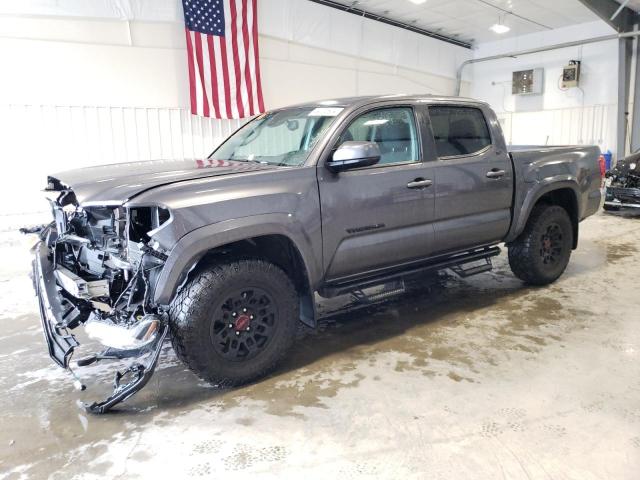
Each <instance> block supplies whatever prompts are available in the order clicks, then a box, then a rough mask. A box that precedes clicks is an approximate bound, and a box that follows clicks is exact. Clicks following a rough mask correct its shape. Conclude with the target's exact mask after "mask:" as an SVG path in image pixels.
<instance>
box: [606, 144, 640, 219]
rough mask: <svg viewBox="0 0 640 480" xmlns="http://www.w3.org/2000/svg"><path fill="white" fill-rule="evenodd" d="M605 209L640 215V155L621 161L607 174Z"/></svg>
mask: <svg viewBox="0 0 640 480" xmlns="http://www.w3.org/2000/svg"><path fill="white" fill-rule="evenodd" d="M604 208H605V210H608V211H619V210H624V211H635V212H637V213H638V214H640V153H636V154H633V155H631V156H629V157H627V158H625V159H624V160H621V161H619V162H618V164H617V165H616V166H615V168H613V169H612V170H611V171H609V172H607V192H606V197H605V203H604Z"/></svg>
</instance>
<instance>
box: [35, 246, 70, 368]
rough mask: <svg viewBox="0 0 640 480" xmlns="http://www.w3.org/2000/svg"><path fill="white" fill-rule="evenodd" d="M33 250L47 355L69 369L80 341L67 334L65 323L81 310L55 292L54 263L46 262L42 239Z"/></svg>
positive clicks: (46, 256)
mask: <svg viewBox="0 0 640 480" xmlns="http://www.w3.org/2000/svg"><path fill="white" fill-rule="evenodd" d="M34 253H35V258H34V260H33V284H34V287H35V289H36V295H37V296H38V305H39V308H40V321H41V322H42V331H43V332H44V339H45V342H46V344H47V348H48V349H49V356H50V357H51V358H52V359H53V361H54V362H56V363H57V364H58V365H60V366H61V367H62V368H69V362H70V361H71V356H72V355H73V351H74V349H75V348H76V347H77V346H78V345H79V343H78V341H77V340H76V338H75V337H74V336H73V335H71V334H70V333H69V330H68V328H69V327H68V326H69V324H70V322H73V321H75V320H76V318H77V317H78V315H79V313H80V312H79V311H78V309H77V308H76V307H75V306H74V305H72V304H71V303H70V302H69V301H68V300H67V299H65V298H64V297H63V296H62V295H61V294H60V293H59V292H58V285H57V283H56V277H55V275H54V273H53V272H54V268H53V264H52V263H51V262H50V261H49V258H48V255H49V250H48V248H47V246H46V245H45V244H44V242H40V243H38V244H37V245H36V246H35V247H34Z"/></svg>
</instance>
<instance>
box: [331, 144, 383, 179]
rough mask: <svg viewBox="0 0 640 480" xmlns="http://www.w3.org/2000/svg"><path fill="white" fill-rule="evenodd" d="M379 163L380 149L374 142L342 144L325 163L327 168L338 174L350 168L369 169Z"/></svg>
mask: <svg viewBox="0 0 640 480" xmlns="http://www.w3.org/2000/svg"><path fill="white" fill-rule="evenodd" d="M379 161H380V148H379V147H378V144H377V143H375V142H344V143H343V144H342V145H340V146H339V147H338V149H337V150H336V151H335V152H334V153H333V157H331V160H329V161H328V162H327V168H328V169H329V170H331V171H332V172H335V173H338V172H342V171H344V170H350V169H352V168H359V167H370V166H371V165H375V164H376V163H378V162H379Z"/></svg>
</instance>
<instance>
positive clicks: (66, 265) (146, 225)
mask: <svg viewBox="0 0 640 480" xmlns="http://www.w3.org/2000/svg"><path fill="white" fill-rule="evenodd" d="M48 190H49V191H53V192H55V198H53V199H50V200H49V201H50V204H51V209H52V214H53V219H54V221H53V222H52V223H51V224H49V225H47V226H43V227H41V228H39V229H29V230H28V231H26V232H25V233H39V236H40V240H41V241H40V243H39V244H38V245H37V246H36V248H39V249H40V251H41V254H40V256H39V257H38V255H36V261H35V263H34V286H35V288H36V291H37V293H38V297H39V299H40V303H41V317H42V321H43V327H44V330H45V336H46V337H47V343H48V345H49V351H50V354H51V356H52V358H53V359H54V361H56V363H58V364H59V365H60V366H62V367H63V368H66V369H68V370H69V371H70V372H71V373H72V374H73V376H74V378H75V379H76V384H77V387H78V388H79V389H81V390H84V389H85V387H84V385H83V383H82V381H81V380H80V378H79V377H78V376H77V375H76V373H75V370H76V369H77V368H79V367H84V366H88V365H91V364H94V363H96V362H100V361H105V360H125V359H128V360H131V361H132V362H131V363H130V365H129V366H128V367H127V368H126V369H125V370H124V371H116V372H115V379H114V391H113V393H112V395H111V396H110V397H109V398H107V399H106V400H104V401H102V402H94V403H93V404H91V405H88V406H87V409H88V410H89V411H91V412H94V413H104V412H106V411H108V410H109V409H110V408H111V407H113V406H114V405H116V404H117V403H120V402H121V401H123V400H125V399H127V398H129V397H130V396H131V395H133V394H134V393H135V392H137V391H138V390H140V389H141V388H142V387H143V386H144V385H145V384H146V383H147V381H148V380H149V378H150V377H151V375H152V373H153V370H154V368H155V365H156V362H157V360H158V356H159V354H160V348H161V346H162V342H163V341H164V339H165V337H166V335H167V331H168V318H167V313H166V312H165V311H164V310H163V309H162V308H161V307H159V306H157V305H154V304H153V302H152V300H151V299H152V298H153V295H152V290H153V285H155V281H156V279H157V275H158V274H159V272H160V270H161V268H162V267H163V265H164V263H165V261H166V259H167V255H166V253H165V252H163V251H162V250H161V249H160V247H159V245H158V244H157V242H154V241H153V239H152V234H153V232H154V230H156V229H158V228H159V227H161V226H162V225H163V224H165V223H166V222H167V221H169V220H170V218H171V215H170V212H169V211H168V210H167V209H164V208H162V207H158V206H149V207H142V208H140V207H138V208H127V207H123V206H86V207H83V206H80V205H78V202H77V201H76V199H75V195H74V193H73V191H71V190H70V189H67V188H64V187H62V186H60V185H56V184H55V182H51V181H50V185H49V189H48ZM52 286H53V288H52ZM47 322H48V324H45V323H47ZM79 326H83V327H84V329H85V333H86V334H87V335H88V337H89V338H90V339H92V340H95V341H97V342H98V343H100V344H102V345H103V346H104V347H105V349H104V350H103V351H101V352H97V353H95V354H92V355H89V356H87V357H84V358H81V359H78V360H76V361H74V362H71V357H72V355H73V351H74V349H75V348H76V347H77V346H78V345H79V342H78V341H77V340H76V339H75V337H74V336H73V335H71V334H70V333H69V330H73V329H75V328H77V327H79Z"/></svg>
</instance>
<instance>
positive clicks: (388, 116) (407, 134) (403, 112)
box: [338, 107, 420, 165]
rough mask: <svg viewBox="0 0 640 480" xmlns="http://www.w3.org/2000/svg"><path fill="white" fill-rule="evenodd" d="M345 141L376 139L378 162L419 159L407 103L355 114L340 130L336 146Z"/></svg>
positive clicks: (374, 140) (371, 140) (416, 160)
mask: <svg viewBox="0 0 640 480" xmlns="http://www.w3.org/2000/svg"><path fill="white" fill-rule="evenodd" d="M349 141H356V142H375V143H377V144H378V147H379V148H380V153H381V156H380V163H379V165H383V164H386V165H390V164H394V163H406V162H419V161H420V154H419V146H418V137H417V134H416V125H415V120H414V115H413V109H412V108H410V107H397V108H383V109H380V110H373V111H371V112H367V113H365V114H363V115H361V116H359V117H358V118H356V119H355V120H354V121H353V122H351V124H350V125H349V126H348V127H347V128H346V129H345V130H344V131H343V132H342V135H340V139H339V140H338V146H340V145H342V144H343V143H344V142H349Z"/></svg>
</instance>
